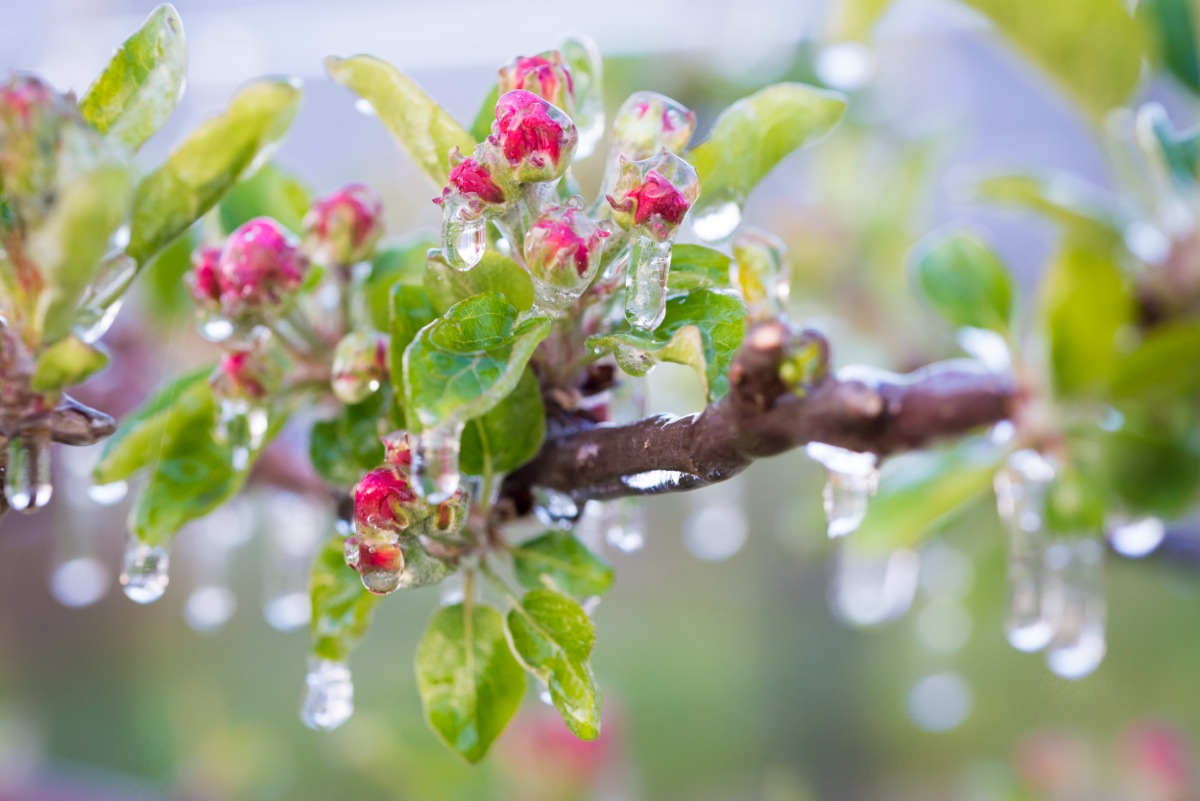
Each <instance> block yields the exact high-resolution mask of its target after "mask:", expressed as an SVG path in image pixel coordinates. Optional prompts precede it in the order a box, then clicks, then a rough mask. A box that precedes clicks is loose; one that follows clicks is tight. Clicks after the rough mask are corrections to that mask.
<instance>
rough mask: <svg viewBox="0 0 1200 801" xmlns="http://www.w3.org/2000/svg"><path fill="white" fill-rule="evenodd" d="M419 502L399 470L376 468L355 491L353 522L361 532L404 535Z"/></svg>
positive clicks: (360, 482)
mask: <svg viewBox="0 0 1200 801" xmlns="http://www.w3.org/2000/svg"><path fill="white" fill-rule="evenodd" d="M416 502H417V493H416V492H415V491H414V490H413V488H412V485H411V484H410V483H409V481H408V478H407V476H405V475H404V473H403V472H401V471H400V470H399V469H398V468H396V467H390V466H389V467H377V468H375V469H374V470H372V471H371V472H369V473H367V474H366V475H365V476H363V477H362V480H361V481H359V482H358V486H356V487H355V488H354V522H355V524H356V527H357V528H358V529H359V531H360V532H368V531H380V530H382V531H403V530H404V529H406V528H408V526H409V525H410V523H412V516H411V514H410V509H411V507H412V506H413V504H415V503H416Z"/></svg>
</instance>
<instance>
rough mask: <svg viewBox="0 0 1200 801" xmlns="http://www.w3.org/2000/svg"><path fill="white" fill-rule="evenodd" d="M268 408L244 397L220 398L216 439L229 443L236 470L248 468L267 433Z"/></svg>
mask: <svg viewBox="0 0 1200 801" xmlns="http://www.w3.org/2000/svg"><path fill="white" fill-rule="evenodd" d="M268 422H269V421H268V420H267V410H266V409H264V408H262V407H261V406H257V405H255V404H253V403H251V402H250V401H248V400H246V399H245V398H221V401H220V406H219V414H218V417H217V428H216V431H215V432H214V433H215V434H216V436H217V438H218V439H219V440H220V441H222V442H226V443H228V444H229V449H230V459H231V462H232V464H233V469H234V470H245V469H246V468H247V467H248V466H249V465H250V455H251V454H252V453H254V451H256V450H258V449H259V448H261V447H262V444H263V440H265V439H266V436H267V426H268Z"/></svg>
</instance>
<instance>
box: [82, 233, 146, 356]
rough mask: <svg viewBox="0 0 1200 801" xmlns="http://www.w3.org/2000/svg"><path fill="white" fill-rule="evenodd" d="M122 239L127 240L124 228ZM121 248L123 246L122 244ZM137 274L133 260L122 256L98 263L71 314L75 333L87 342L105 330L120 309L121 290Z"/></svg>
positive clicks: (90, 341)
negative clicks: (76, 309) (84, 291)
mask: <svg viewBox="0 0 1200 801" xmlns="http://www.w3.org/2000/svg"><path fill="white" fill-rule="evenodd" d="M123 230H125V232H126V234H125V241H126V242H128V241H129V235H128V230H129V229H128V228H127V227H123ZM122 247H123V246H122ZM136 273H137V262H136V261H135V260H133V259H132V258H130V257H129V256H126V255H123V254H122V255H118V256H113V257H110V258H108V259H105V260H104V261H103V262H101V264H100V268H99V270H98V271H97V273H96V277H95V278H94V279H93V280H92V284H91V286H90V287H88V290H87V292H86V293H85V294H84V296H83V299H82V300H81V301H80V303H79V310H78V311H77V312H76V313H75V325H74V331H75V334H76V336H78V337H79V338H80V339H82V340H83V341H84V342H86V343H88V344H89V345H90V344H92V343H93V342H96V341H97V340H99V339H100V337H102V336H104V334H105V333H107V332H108V329H109V328H110V327H112V324H113V321H114V320H116V319H117V314H118V313H119V312H120V311H121V304H122V301H123V300H124V293H125V290H126V288H128V286H129V282H130V281H132V280H133V276H134V274H136Z"/></svg>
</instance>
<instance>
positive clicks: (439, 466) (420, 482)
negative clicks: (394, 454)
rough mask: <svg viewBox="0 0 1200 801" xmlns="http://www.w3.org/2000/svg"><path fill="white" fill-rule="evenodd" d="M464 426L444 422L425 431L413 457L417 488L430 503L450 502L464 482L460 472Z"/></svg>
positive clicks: (419, 437) (414, 478)
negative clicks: (460, 452) (460, 450)
mask: <svg viewBox="0 0 1200 801" xmlns="http://www.w3.org/2000/svg"><path fill="white" fill-rule="evenodd" d="M464 427H465V426H464V424H463V423H443V424H440V425H436V426H434V427H433V428H429V429H426V430H425V431H422V432H421V434H420V435H419V436H418V437H417V449H416V452H415V453H414V454H413V461H412V475H413V485H414V487H415V488H416V490H417V492H418V493H419V494H420V495H421V496H422V497H424V498H425V500H427V501H429V502H430V503H442V502H443V501H448V500H450V498H451V497H452V496H453V495H454V493H455V492H457V491H458V486H459V482H460V481H461V480H462V477H461V476H460V474H459V472H458V455H459V449H460V447H461V440H462V432H463V428H464Z"/></svg>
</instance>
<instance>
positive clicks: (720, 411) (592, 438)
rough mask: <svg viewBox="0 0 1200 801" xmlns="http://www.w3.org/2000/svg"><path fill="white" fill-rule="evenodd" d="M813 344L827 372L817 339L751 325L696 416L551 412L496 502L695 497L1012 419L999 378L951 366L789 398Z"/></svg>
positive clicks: (825, 386) (831, 383) (832, 381)
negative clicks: (554, 495)
mask: <svg viewBox="0 0 1200 801" xmlns="http://www.w3.org/2000/svg"><path fill="white" fill-rule="evenodd" d="M813 344H816V345H817V346H818V347H819V348H820V353H821V359H822V362H823V363H824V364H827V363H828V344H827V342H826V341H825V339H824V337H823V336H822V335H820V334H818V333H816V332H812V331H804V332H801V333H796V332H793V331H792V330H791V329H789V328H788V327H787V325H786V324H785V323H782V322H778V321H772V322H766V323H761V324H759V325H756V326H755V327H753V328H752V329H751V330H750V332H749V333H748V335H747V336H746V339H745V342H744V343H743V345H742V349H741V351H740V352H739V353H738V355H737V356H736V358H735V360H734V363H733V365H732V367H731V369H730V373H729V376H730V383H731V389H730V391H729V393H728V394H727V395H726V396H725V397H723V398H722V399H721V400H719V401H717V402H715V403H713V404H712V405H710V406H708V407H707V408H706V409H705V410H704V411H702V412H699V413H698V414H692V415H687V416H685V417H674V416H669V415H659V416H657V417H651V418H647V419H645V420H640V421H637V422H634V423H630V424H627V425H608V424H598V423H595V422H594V421H592V420H590V419H587V418H586V417H583V416H581V415H577V414H570V413H566V412H563V411H562V410H561V409H559V410H554V409H552V410H551V414H550V418H551V420H552V423H551V425H550V426H549V430H548V433H547V438H546V442H545V444H544V445H543V447H542V451H541V453H540V454H539V455H538V456H537V457H536V458H535V459H534V460H533V461H532V462H530V463H529V464H527V465H525V466H524V467H523V468H521V469H520V470H519V471H517V472H516V473H514V474H513V475H511V476H510V477H509V478H508V479H507V481H506V482H505V485H504V489H503V494H504V495H505V496H506V497H507V498H509V499H511V500H512V501H513V502H514V505H515V507H516V511H517V512H518V513H520V512H523V511H525V510H526V509H527V508H528V498H529V490H530V489H531V488H532V487H534V486H540V487H546V488H549V489H553V490H558V491H559V492H564V493H567V494H569V495H571V496H573V497H574V498H575V499H576V500H577V501H579V500H587V499H606V498H615V497H620V496H625V495H642V494H650V493H655V492H670V491H676V490H685V489H694V488H697V487H701V486H705V485H707V484H711V483H714V482H717V481H723V480H725V479H727V478H730V477H731V476H734V475H736V474H737V473H739V472H741V471H742V470H743V469H744V468H745V467H746V466H748V465H749V464H750V463H751V462H753V461H754V460H755V459H759V458H762V457H765V456H773V455H775V454H778V453H783V452H784V451H788V450H791V449H793V448H797V447H800V446H802V445H805V444H807V443H809V442H824V443H828V444H830V445H837V446H839V447H843V448H848V449H850V450H855V451H870V452H872V453H876V454H879V455H880V456H885V455H887V454H890V453H894V452H897V451H902V450H907V449H911V448H918V447H922V446H924V445H926V444H928V443H929V442H931V441H933V440H936V439H939V438H942V437H950V436H956V435H961V434H964V433H966V432H969V431H971V430H973V429H976V428H979V427H980V426H985V425H989V424H993V423H996V422H999V421H1002V420H1005V419H1008V418H1009V417H1010V416H1011V415H1012V410H1013V406H1014V400H1015V397H1016V389H1015V386H1014V384H1013V381H1012V379H1011V378H1010V377H1008V376H1003V375H996V374H990V373H981V372H978V371H974V370H970V369H961V368H958V369H956V368H954V367H951V366H945V367H943V368H938V367H937V366H934V367H931V368H927V369H925V370H922V371H918V372H916V373H912V374H910V375H908V376H893V377H887V378H883V379H881V380H878V381H876V380H871V381H869V382H868V381H863V380H843V379H838V378H835V377H832V376H828V375H826V376H824V377H822V378H819V379H817V380H815V381H814V382H813V383H811V384H810V385H808V386H807V387H806V388H805V390H804V391H803V393H795V392H792V391H791V390H789V388H788V387H787V385H785V383H784V382H783V380H782V379H781V378H780V376H779V368H780V365H781V364H782V363H783V361H784V359H786V358H787V357H788V356H789V355H790V354H792V353H794V352H795V350H796V348H797V347H798V346H801V345H804V346H808V347H811V346H812V345H813Z"/></svg>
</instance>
